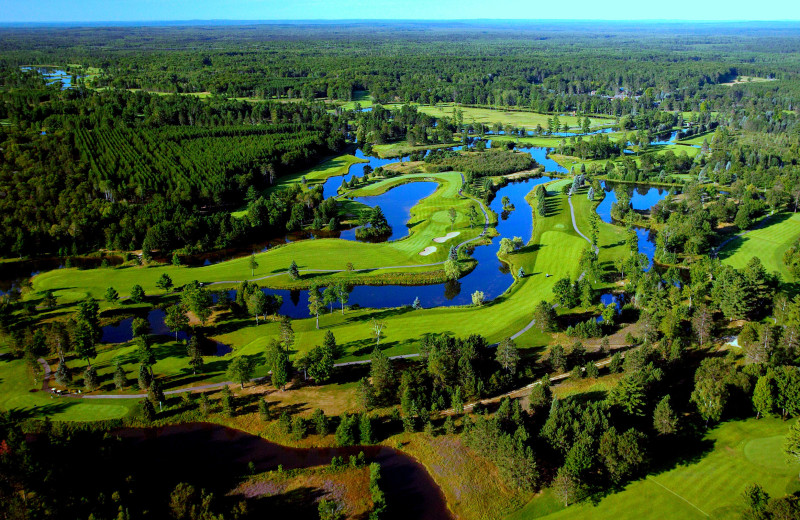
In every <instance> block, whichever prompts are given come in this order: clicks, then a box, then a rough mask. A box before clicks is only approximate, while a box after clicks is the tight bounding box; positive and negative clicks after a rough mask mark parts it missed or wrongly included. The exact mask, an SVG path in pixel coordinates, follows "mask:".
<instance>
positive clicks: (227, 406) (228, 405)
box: [220, 385, 236, 417]
mask: <svg viewBox="0 0 800 520" xmlns="http://www.w3.org/2000/svg"><path fill="white" fill-rule="evenodd" d="M220 400H221V401H222V411H223V413H224V414H225V415H226V416H228V417H233V416H234V415H235V414H236V401H235V397H234V396H233V392H231V387H229V386H228V385H225V386H223V387H222V398H221V399H220Z"/></svg>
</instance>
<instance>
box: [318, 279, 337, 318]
mask: <svg viewBox="0 0 800 520" xmlns="http://www.w3.org/2000/svg"><path fill="white" fill-rule="evenodd" d="M337 301H338V298H337V297H336V288H335V287H334V286H333V285H329V286H328V287H326V288H325V290H324V291H322V304H323V305H326V306H329V308H330V312H331V313H332V312H333V304H334V303H336V302H337Z"/></svg>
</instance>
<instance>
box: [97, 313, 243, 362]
mask: <svg viewBox="0 0 800 520" xmlns="http://www.w3.org/2000/svg"><path fill="white" fill-rule="evenodd" d="M166 315H167V314H166V312H165V311H164V310H162V309H153V310H152V311H150V312H148V313H147V321H148V323H150V333H151V334H155V335H157V336H169V337H170V338H172V339H174V338H175V333H174V332H172V331H171V330H169V327H167V325H166V324H165V323H164V317H165V316H166ZM132 325H133V317H131V318H125V319H124V320H122V321H120V322H119V323H117V324H115V325H106V326H105V327H103V335H102V337H101V338H100V341H101V342H102V343H127V342H128V341H131V340H132V339H133V328H132ZM189 338H191V334H188V333H186V332H185V331H178V340H179V341H189ZM205 347H206V348H205V352H204V354H206V355H212V356H224V355H225V354H228V353H230V352H232V351H233V349H232V348H231V347H230V345H226V344H224V343H220V342H219V341H215V340H212V339H209V340H208V344H207V345H206V346H205ZM156 348H158V347H156Z"/></svg>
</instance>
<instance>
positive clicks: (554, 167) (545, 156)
mask: <svg viewBox="0 0 800 520" xmlns="http://www.w3.org/2000/svg"><path fill="white" fill-rule="evenodd" d="M486 146H487V147H488V148H491V147H492V140H491V139H489V140H487V141H486ZM516 150H518V151H520V152H525V153H528V154H530V156H531V157H533V160H534V161H536V162H537V163H539V164H541V165H542V166H544V169H545V171H546V172H555V173H569V170H567V169H566V168H564V167H563V166H561V165H560V164H558V163H557V162H556V161H554V160H553V159H551V158H550V153H551V152H552V151H553V149H552V148H544V147H541V146H528V147H518V148H516Z"/></svg>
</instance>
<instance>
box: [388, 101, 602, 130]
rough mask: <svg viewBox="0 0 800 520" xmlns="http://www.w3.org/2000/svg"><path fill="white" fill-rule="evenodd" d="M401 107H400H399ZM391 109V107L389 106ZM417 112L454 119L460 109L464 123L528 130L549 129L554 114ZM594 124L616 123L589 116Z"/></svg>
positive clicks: (573, 123) (569, 119) (444, 108)
mask: <svg viewBox="0 0 800 520" xmlns="http://www.w3.org/2000/svg"><path fill="white" fill-rule="evenodd" d="M398 106H399V105H398ZM389 107H391V106H389ZM416 107H417V110H418V111H420V112H422V113H424V114H428V115H431V116H434V117H437V118H441V117H449V118H453V110H454V109H458V110H460V111H461V112H462V113H463V117H464V119H463V120H464V123H466V124H469V123H483V124H484V125H489V126H491V125H493V124H494V123H502V124H504V125H513V126H517V127H525V128H526V129H528V130H533V129H535V128H536V125H541V126H542V128H547V120H548V118H549V119H552V118H553V117H554V116H553V115H552V114H542V113H539V112H527V111H512V110H502V109H492V108H472V107H464V106H459V105H452V104H440V105H436V106H431V105H416ZM558 119H559V122H560V123H561V125H563V124H564V123H566V124H568V125H569V126H570V127H573V128H574V127H577V125H578V118H577V117H575V116H568V115H561V114H559V115H558ZM589 119H590V120H591V122H592V127H593V128H595V127H599V126H602V125H607V124H610V123H613V122H614V119H612V118H603V117H601V116H589Z"/></svg>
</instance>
